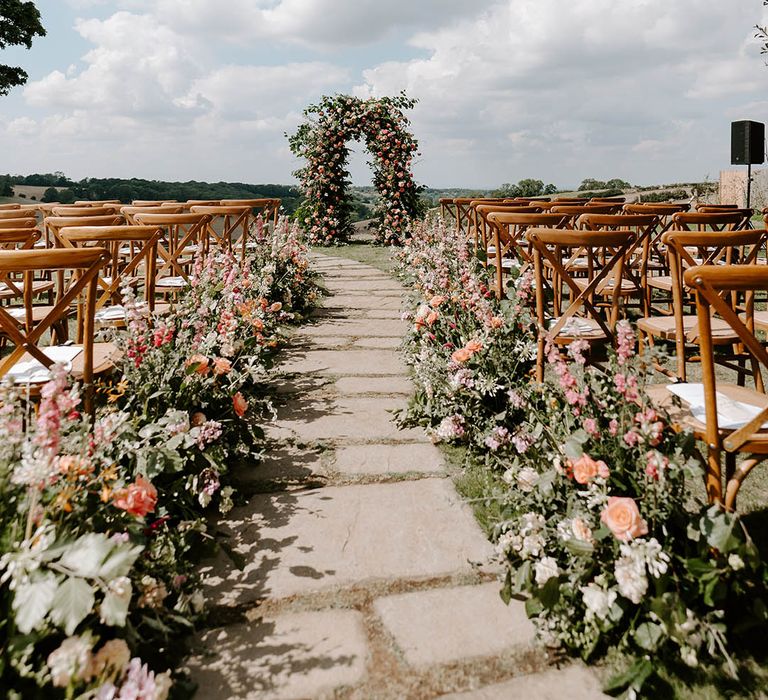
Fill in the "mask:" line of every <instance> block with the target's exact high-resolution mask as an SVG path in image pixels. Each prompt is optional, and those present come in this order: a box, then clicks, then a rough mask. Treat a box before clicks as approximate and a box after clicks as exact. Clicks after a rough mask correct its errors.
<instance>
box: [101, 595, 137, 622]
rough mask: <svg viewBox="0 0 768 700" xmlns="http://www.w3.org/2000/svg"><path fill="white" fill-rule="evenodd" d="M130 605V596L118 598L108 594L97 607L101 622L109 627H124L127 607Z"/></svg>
mask: <svg viewBox="0 0 768 700" xmlns="http://www.w3.org/2000/svg"><path fill="white" fill-rule="evenodd" d="M130 603H131V596H130V594H129V595H127V596H118V595H115V594H114V593H111V592H108V593H107V594H106V595H105V596H104V600H103V601H102V603H101V605H100V606H99V613H100V614H101V621H102V622H103V623H104V624H105V625H109V626H110V627H125V620H126V618H127V617H128V606H129V605H130Z"/></svg>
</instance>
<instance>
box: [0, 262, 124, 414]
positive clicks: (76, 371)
mask: <svg viewBox="0 0 768 700" xmlns="http://www.w3.org/2000/svg"><path fill="white" fill-rule="evenodd" d="M106 257H107V253H106V251H105V250H104V249H102V248H92V249H87V250H74V249H58V250H13V251H0V275H8V274H13V273H15V274H22V275H23V277H24V309H25V314H24V318H23V319H19V318H15V317H14V316H12V315H11V314H10V313H8V311H7V310H5V309H4V308H3V307H0V332H2V333H3V334H4V335H5V337H6V338H7V340H8V343H9V344H10V345H11V346H13V349H12V350H11V351H10V352H9V353H8V354H7V355H5V356H4V357H3V358H2V359H1V360H0V379H3V378H6V377H9V376H10V377H13V378H14V381H15V382H16V383H19V384H24V385H27V384H28V385H29V386H30V390H31V391H32V392H33V393H34V392H36V391H38V390H39V388H40V386H41V385H42V384H44V383H45V382H46V381H48V379H49V378H50V376H49V375H48V374H47V373H46V372H45V370H46V369H48V370H49V369H50V368H51V366H52V365H53V364H54V359H53V357H55V356H54V354H53V353H54V351H53V350H51V351H48V352H46V348H45V346H44V345H43V344H42V343H43V339H44V337H45V335H46V333H49V332H51V331H52V330H53V328H54V327H55V326H56V325H60V324H61V323H66V322H67V317H68V315H69V313H70V308H71V306H72V305H73V304H75V305H76V308H77V339H78V344H77V345H74V346H72V345H70V346H66V348H67V349H66V350H65V352H67V353H72V352H77V351H78V350H79V351H80V352H79V353H78V354H77V355H76V356H75V357H72V359H71V367H70V371H71V373H72V374H73V375H74V377H75V378H76V379H78V380H81V381H82V382H83V384H84V386H85V409H86V412H88V413H91V412H92V408H93V403H92V384H93V377H94V374H98V373H102V372H106V371H109V370H111V369H112V368H113V367H114V361H115V359H116V357H117V350H116V348H115V347H114V345H112V344H111V343H95V342H94V315H95V304H96V286H97V278H98V274H99V269H100V267H101V265H102V264H103V262H104V261H105V259H106ZM40 270H44V271H47V272H48V273H52V272H54V271H58V270H63V271H66V272H67V273H69V274H68V278H69V280H70V282H69V285H68V286H67V289H66V290H65V291H64V294H62V296H61V297H60V298H59V299H58V300H57V302H56V304H55V305H54V306H52V307H51V308H50V309H49V310H48V312H47V313H46V315H45V316H44V317H43V318H42V319H40V320H39V321H37V322H35V321H34V320H33V318H32V308H33V305H32V302H33V292H32V286H31V282H32V279H33V275H34V274H35V273H36V272H38V271H40ZM61 347H62V346H59V350H61ZM22 363H23V364H22ZM27 363H31V364H36V365H37V371H36V372H34V373H30V372H31V370H32V368H31V367H29V365H28V364H27ZM25 365H26V367H25ZM40 365H42V367H40ZM23 368H25V369H26V370H27V371H26V372H22V369H23ZM41 373H42V376H41Z"/></svg>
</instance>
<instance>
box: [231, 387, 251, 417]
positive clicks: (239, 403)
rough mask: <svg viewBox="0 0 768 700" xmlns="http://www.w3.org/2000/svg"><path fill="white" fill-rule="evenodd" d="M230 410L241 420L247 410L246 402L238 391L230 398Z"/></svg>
mask: <svg viewBox="0 0 768 700" xmlns="http://www.w3.org/2000/svg"><path fill="white" fill-rule="evenodd" d="M232 408H233V409H234V410H235V413H236V414H237V415H238V416H240V418H242V417H243V416H244V415H245V412H246V411H247V410H248V401H247V400H246V399H245V397H244V396H243V395H242V394H241V393H240V392H239V391H238V392H237V393H236V394H235V395H234V396H233V397H232Z"/></svg>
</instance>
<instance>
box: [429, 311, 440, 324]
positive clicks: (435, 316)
mask: <svg viewBox="0 0 768 700" xmlns="http://www.w3.org/2000/svg"><path fill="white" fill-rule="evenodd" d="M438 318H440V314H439V313H437V311H431V312H430V313H429V315H428V316H427V325H428V326H434V325H435V321H437V319H438Z"/></svg>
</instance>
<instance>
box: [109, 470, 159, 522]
mask: <svg viewBox="0 0 768 700" xmlns="http://www.w3.org/2000/svg"><path fill="white" fill-rule="evenodd" d="M112 505H113V506H115V508H119V509H120V510H124V511H126V512H128V513H130V514H131V515H135V516H136V517H137V518H143V517H144V516H145V515H147V513H152V512H153V511H154V510H155V506H157V489H156V488H155V487H154V486H153V485H152V483H151V482H150V481H147V480H146V479H145V478H144V477H143V476H137V477H136V481H135V482H134V483H132V484H128V486H126V487H125V488H123V489H119V490H117V491H115V492H114V494H113V496H112Z"/></svg>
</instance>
